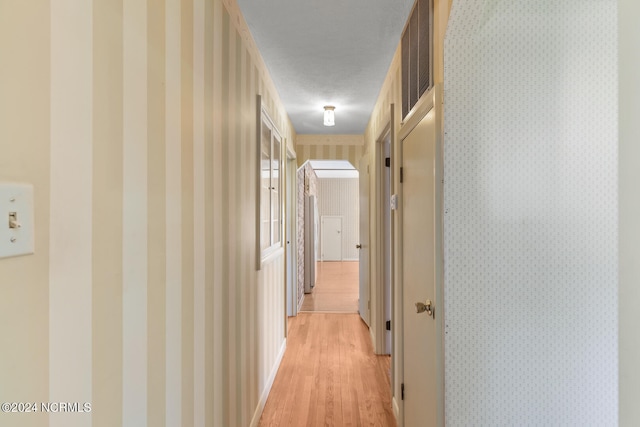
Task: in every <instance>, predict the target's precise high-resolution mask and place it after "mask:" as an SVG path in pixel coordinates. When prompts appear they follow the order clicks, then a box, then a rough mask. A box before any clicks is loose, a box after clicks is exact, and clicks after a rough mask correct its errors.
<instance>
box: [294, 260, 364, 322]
mask: <svg viewBox="0 0 640 427" xmlns="http://www.w3.org/2000/svg"><path fill="white" fill-rule="evenodd" d="M359 264H360V263H359V262H357V261H344V262H328V261H326V262H319V263H317V274H318V277H317V280H316V286H315V287H314V289H313V292H312V293H310V294H305V296H304V301H303V302H302V307H301V311H323V312H324V311H329V312H341V313H357V312H358V297H359V292H360V289H359V285H358V281H359V269H358V265H359Z"/></svg>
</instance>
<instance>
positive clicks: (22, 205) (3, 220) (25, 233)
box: [0, 183, 34, 258]
mask: <svg viewBox="0 0 640 427" xmlns="http://www.w3.org/2000/svg"><path fill="white" fill-rule="evenodd" d="M33 248H34V229H33V185H31V184H14V183H0V258H7V257H12V256H19V255H29V254H32V253H33V250H34V249H33Z"/></svg>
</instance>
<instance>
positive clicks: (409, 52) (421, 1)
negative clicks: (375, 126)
mask: <svg viewBox="0 0 640 427" xmlns="http://www.w3.org/2000/svg"><path fill="white" fill-rule="evenodd" d="M431 10H432V9H431V0H417V2H416V5H415V6H414V8H413V10H412V11H411V15H410V16H409V20H408V23H407V26H406V27H405V30H404V33H403V34H402V117H403V118H404V117H406V116H407V114H409V112H410V111H411V109H412V108H413V106H414V105H415V104H416V103H417V102H418V100H419V99H420V96H422V94H424V93H425V92H426V91H427V90H428V89H429V88H430V87H431V25H432V24H431Z"/></svg>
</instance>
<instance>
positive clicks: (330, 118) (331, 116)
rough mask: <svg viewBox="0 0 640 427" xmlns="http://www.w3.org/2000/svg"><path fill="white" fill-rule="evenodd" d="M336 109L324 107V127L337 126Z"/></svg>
mask: <svg viewBox="0 0 640 427" xmlns="http://www.w3.org/2000/svg"><path fill="white" fill-rule="evenodd" d="M335 109H336V107H334V106H333V105H325V107H324V125H325V126H335V124H336V116H335V112H334V111H333V110H335Z"/></svg>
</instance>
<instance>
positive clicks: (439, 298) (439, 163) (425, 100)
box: [392, 83, 445, 426]
mask: <svg viewBox="0 0 640 427" xmlns="http://www.w3.org/2000/svg"><path fill="white" fill-rule="evenodd" d="M443 102H444V96H443V85H442V83H438V84H434V86H433V87H432V88H431V89H430V90H429V91H428V92H427V93H425V94H424V95H423V96H422V97H421V98H420V99H419V100H418V102H417V103H416V105H415V106H414V110H413V111H412V112H410V113H409V115H408V116H407V117H406V119H405V121H404V122H402V123H401V126H400V130H399V131H398V136H397V141H398V144H397V147H396V148H397V151H398V163H399V165H400V167H401V166H402V164H403V141H404V139H405V138H406V137H407V136H408V135H409V134H410V133H411V132H412V131H413V129H414V128H415V127H416V126H417V125H418V124H419V123H420V121H422V119H423V118H424V117H425V116H426V115H427V114H428V113H429V112H430V111H431V110H432V109H435V114H436V147H435V150H436V166H435V169H436V170H435V182H436V183H437V185H436V191H435V198H436V206H437V208H436V212H435V222H436V224H437V225H438V232H436V248H437V249H436V265H437V266H439V268H438V269H437V270H436V278H435V281H436V291H435V292H436V297H435V310H437V311H438V312H439V314H438V315H436V320H435V322H436V330H437V331H439V336H440V339H439V340H438V343H437V348H436V350H437V355H436V362H437V369H436V370H437V374H436V375H437V378H436V381H437V383H438V393H437V394H438V402H437V407H438V413H437V414H436V420H437V425H438V426H444V425H445V422H444V421H445V419H444V403H445V402H444V336H445V334H444V316H445V313H444V250H443V249H444V246H443V242H444V221H443V220H444V201H443V200H444V199H443V183H444V181H443V180H444V157H443V154H444V146H443V144H444V126H443V124H444V123H443V116H444V114H443V112H444V111H443V110H444V105H443ZM397 178H398V179H397V180H395V179H394V178H393V177H392V179H393V181H392V182H393V184H394V185H396V187H395V188H397V194H398V196H399V197H400V198H402V197H404V194H403V190H402V184H401V183H400V180H399V177H397ZM399 206H401V203H399ZM396 212H399V213H400V214H399V215H394V218H395V221H396V225H397V229H396V230H397V233H396V234H395V243H394V251H395V254H396V260H395V261H396V262H395V266H394V268H395V270H394V276H393V277H394V281H395V282H396V283H397V284H398V286H397V289H396V291H397V293H396V295H395V296H396V298H398V299H397V300H396V301H395V302H394V305H393V307H392V308H393V309H394V310H395V311H394V313H393V320H392V322H400V324H401V326H400V328H399V329H400V331H399V333H398V336H396V335H395V334H394V340H396V341H397V342H399V348H400V351H401V353H402V354H395V356H397V357H396V360H397V363H399V364H400V368H399V370H398V371H399V378H398V383H403V382H404V377H405V372H404V366H403V365H404V362H403V361H404V354H405V351H406V350H407V347H406V346H405V345H404V338H403V337H404V326H403V321H402V319H403V317H404V310H403V301H404V299H403V298H404V292H403V289H404V279H403V277H402V267H403V264H402V262H403V254H402V245H403V243H404V242H403V220H402V217H403V213H402V212H401V211H400V210H398V211H396ZM392 228H393V225H392ZM397 385H399V384H397ZM393 405H394V412H395V411H397V414H396V419H397V420H398V425H399V426H403V425H404V403H403V402H402V400H401V399H399V396H397V395H394V397H393Z"/></svg>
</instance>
